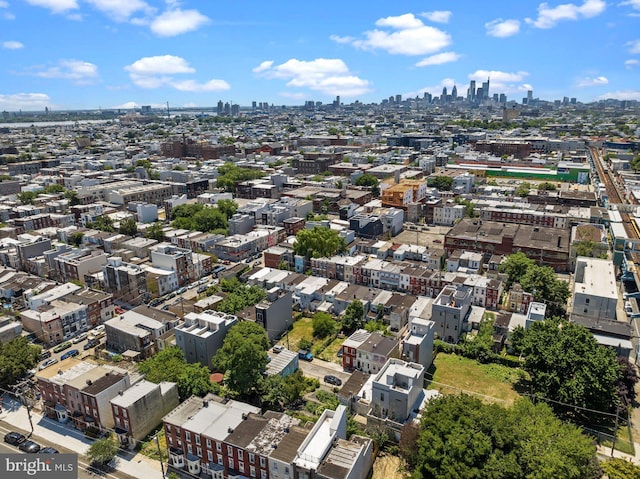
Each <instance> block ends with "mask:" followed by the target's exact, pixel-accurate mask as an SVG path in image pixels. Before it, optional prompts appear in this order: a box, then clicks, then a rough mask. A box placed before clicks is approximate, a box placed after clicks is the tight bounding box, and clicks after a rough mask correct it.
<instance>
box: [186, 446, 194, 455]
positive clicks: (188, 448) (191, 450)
mask: <svg viewBox="0 0 640 479" xmlns="http://www.w3.org/2000/svg"><path fill="white" fill-rule="evenodd" d="M187 452H188V453H189V454H193V448H192V447H191V444H187Z"/></svg>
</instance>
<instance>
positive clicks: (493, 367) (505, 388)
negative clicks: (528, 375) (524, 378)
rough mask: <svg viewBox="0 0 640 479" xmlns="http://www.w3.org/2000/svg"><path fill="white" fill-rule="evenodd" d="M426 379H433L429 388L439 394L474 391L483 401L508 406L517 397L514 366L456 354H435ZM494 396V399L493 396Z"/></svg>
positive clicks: (516, 373) (516, 376) (516, 378)
mask: <svg viewBox="0 0 640 479" xmlns="http://www.w3.org/2000/svg"><path fill="white" fill-rule="evenodd" d="M434 364H435V371H434V370H433V369H434V368H433V367H432V368H431V369H430V370H429V373H431V374H433V376H431V375H430V374H427V375H426V377H427V379H433V382H431V383H430V384H429V387H428V389H438V390H439V391H440V392H441V393H442V394H459V393H461V392H465V393H467V394H473V393H477V394H479V395H482V396H480V397H481V398H482V400H484V401H489V402H498V403H501V404H503V405H511V404H513V402H514V401H515V400H516V399H518V398H519V397H520V395H519V394H518V393H517V392H516V391H515V390H514V388H513V385H514V384H515V382H516V381H517V380H518V372H517V370H516V369H513V368H509V367H507V366H502V365H500V364H480V363H478V362H477V361H474V360H472V359H468V358H463V357H462V356H456V355H455V354H444V353H438V355H437V356H436V360H435V361H434ZM494 398H495V399H494Z"/></svg>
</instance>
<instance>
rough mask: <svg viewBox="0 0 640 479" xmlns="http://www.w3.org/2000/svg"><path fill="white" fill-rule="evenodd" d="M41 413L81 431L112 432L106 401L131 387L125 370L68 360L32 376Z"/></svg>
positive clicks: (110, 417) (112, 419)
mask: <svg viewBox="0 0 640 479" xmlns="http://www.w3.org/2000/svg"><path fill="white" fill-rule="evenodd" d="M36 381H37V383H38V387H39V390H40V393H41V394H42V402H43V405H44V412H45V414H47V416H49V417H53V418H55V419H57V420H58V421H60V422H68V421H69V420H72V421H73V422H74V424H75V425H76V426H77V427H80V428H82V429H84V428H85V427H87V426H94V427H97V428H99V429H113V427H114V425H115V422H114V417H113V412H112V409H111V405H110V403H109V401H110V400H111V399H113V398H114V397H116V396H117V395H118V393H119V391H121V390H126V389H127V388H128V387H129V386H130V385H131V380H130V377H129V373H128V372H127V371H125V370H122V369H119V368H114V367H106V366H98V365H96V364H93V363H89V362H86V361H81V360H77V359H75V358H70V359H67V360H65V361H64V362H63V363H61V364H60V367H58V368H47V369H44V370H42V371H40V372H38V373H37V374H36Z"/></svg>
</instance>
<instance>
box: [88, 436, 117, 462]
mask: <svg viewBox="0 0 640 479" xmlns="http://www.w3.org/2000/svg"><path fill="white" fill-rule="evenodd" d="M116 454H118V444H116V441H115V440H114V439H113V438H112V437H111V436H109V437H106V438H104V439H98V440H97V441H94V442H93V443H92V444H91V446H89V451H88V452H87V457H88V458H89V459H90V460H91V463H92V464H94V465H95V466H98V467H100V466H103V465H105V464H107V463H108V462H109V461H111V460H112V459H113V458H114V457H116Z"/></svg>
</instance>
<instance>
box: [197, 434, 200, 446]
mask: <svg viewBox="0 0 640 479" xmlns="http://www.w3.org/2000/svg"><path fill="white" fill-rule="evenodd" d="M196 445H197V446H199V445H200V436H199V435H196Z"/></svg>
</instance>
